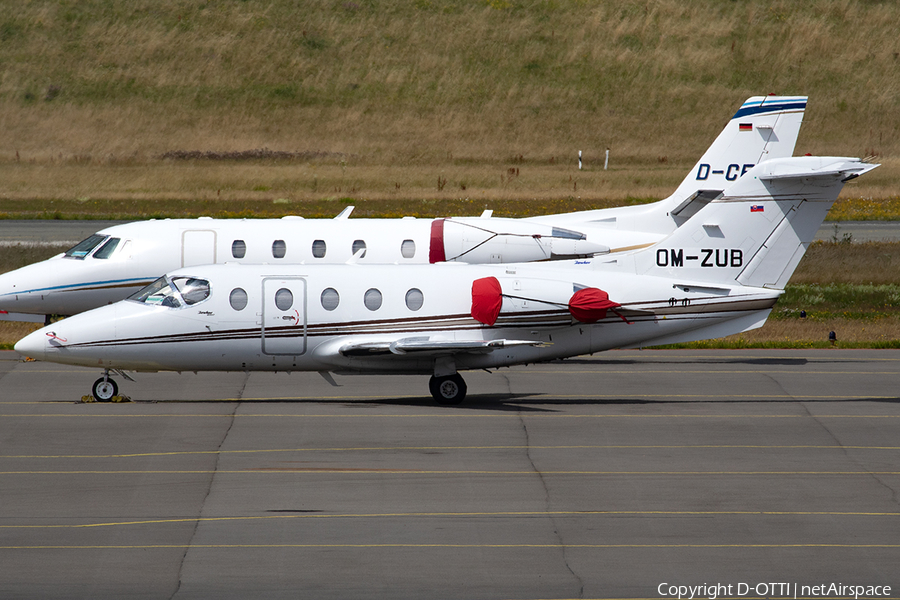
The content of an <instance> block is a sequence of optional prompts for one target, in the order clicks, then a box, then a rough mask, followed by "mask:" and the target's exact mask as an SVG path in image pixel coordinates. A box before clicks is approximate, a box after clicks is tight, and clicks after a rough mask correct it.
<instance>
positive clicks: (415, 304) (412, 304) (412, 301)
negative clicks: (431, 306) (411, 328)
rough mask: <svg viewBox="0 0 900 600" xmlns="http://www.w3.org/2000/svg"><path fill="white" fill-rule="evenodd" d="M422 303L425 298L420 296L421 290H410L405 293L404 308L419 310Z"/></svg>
mask: <svg viewBox="0 0 900 600" xmlns="http://www.w3.org/2000/svg"><path fill="white" fill-rule="evenodd" d="M424 303H425V296H424V295H423V294H422V290H420V289H417V288H412V289H411V290H409V291H408V292H406V308H408V309H409V310H419V309H420V308H422V305H423V304H424Z"/></svg>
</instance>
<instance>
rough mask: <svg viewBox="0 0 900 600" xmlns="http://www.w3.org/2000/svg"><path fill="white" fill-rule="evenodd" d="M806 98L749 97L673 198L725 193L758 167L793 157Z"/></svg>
mask: <svg viewBox="0 0 900 600" xmlns="http://www.w3.org/2000/svg"><path fill="white" fill-rule="evenodd" d="M806 99H807V97H806V96H754V97H752V98H748V99H747V101H746V102H744V103H743V104H742V105H741V107H740V108H739V109H738V111H737V112H736V113H734V116H733V117H731V121H729V122H728V124H727V125H726V126H725V129H723V130H722V133H720V134H719V137H717V138H716V141H714V142H713V143H712V145H711V146H710V147H709V149H708V150H707V151H706V152H705V153H704V154H703V156H701V157H700V160H698V161H697V164H696V165H694V168H693V169H692V170H691V171H690V172H689V173H688V175H687V177H685V179H684V181H682V182H681V185H679V186H678V188H677V189H676V190H675V193H674V194H672V196H670V199H671V200H673V201H676V202H679V203H680V202H682V201H684V200H686V199H687V198H690V197H691V196H692V195H693V194H694V192H696V191H697V190H701V189H706V190H724V189H725V188H726V187H728V186H730V185H731V184H732V183H733V182H735V181H737V180H738V178H739V177H740V176H741V175H743V174H744V173H746V172H747V171H749V170H750V169H752V168H753V167H754V166H755V165H757V164H759V163H761V162H763V161H765V160H773V159H776V158H788V157H790V156H791V155H792V154H793V153H794V146H795V145H796V144H797V136H798V135H799V134H800V125H801V124H802V123H803V113H804V111H805V110H806ZM673 212H675V211H673ZM686 216H689V215H686Z"/></svg>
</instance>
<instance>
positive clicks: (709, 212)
mask: <svg viewBox="0 0 900 600" xmlns="http://www.w3.org/2000/svg"><path fill="white" fill-rule="evenodd" d="M877 166H878V165H873V164H868V163H863V162H861V161H860V160H859V159H856V158H838V157H811V156H804V157H795V158H783V159H776V160H770V161H766V162H764V163H762V164H760V165H757V166H756V167H754V168H752V169H750V170H749V171H748V172H747V173H746V175H745V176H744V177H742V178H741V179H740V180H739V181H737V182H736V183H734V184H733V185H732V186H730V187H729V188H727V189H726V190H725V192H724V194H723V195H721V196H720V197H718V198H716V199H714V200H712V201H710V202H709V203H708V204H706V206H704V207H703V208H702V209H700V210H699V211H698V212H697V213H696V214H695V215H694V216H692V217H691V218H690V219H689V220H688V221H687V222H686V223H685V224H684V225H682V226H681V227H680V228H679V229H677V230H676V231H675V232H674V233H672V235H670V236H669V237H667V238H666V239H665V240H663V241H662V242H660V243H659V244H656V245H655V246H653V247H651V248H648V249H647V250H644V251H641V252H638V253H637V254H636V255H635V261H636V262H635V264H636V266H637V272H638V273H644V274H647V275H664V276H669V277H680V278H684V279H685V280H688V281H697V282H709V283H720V284H727V285H735V284H736V283H737V284H740V285H745V286H752V287H767V288H772V289H784V286H785V285H786V284H787V281H788V279H790V276H791V275H792V274H793V272H794V269H795V268H796V267H797V264H798V263H799V262H800V259H801V258H802V257H803V254H804V252H806V248H807V247H808V246H809V244H810V243H811V242H812V241H813V239H814V237H815V234H816V231H818V229H819V226H820V225H821V224H822V222H823V221H824V220H825V216H826V214H827V213H828V209H830V208H831V206H832V204H834V201H835V200H836V199H837V197H838V194H839V193H840V192H841V189H843V187H844V183H845V182H846V181H848V180H850V179H853V178H855V177H858V176H859V175H862V174H864V173H866V172H868V171H871V170H872V169H874V168H876V167H877Z"/></svg>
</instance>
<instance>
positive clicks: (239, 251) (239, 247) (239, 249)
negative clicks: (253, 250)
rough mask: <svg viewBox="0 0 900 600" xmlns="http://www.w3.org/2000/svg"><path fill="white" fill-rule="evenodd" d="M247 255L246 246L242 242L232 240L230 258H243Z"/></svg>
mask: <svg viewBox="0 0 900 600" xmlns="http://www.w3.org/2000/svg"><path fill="white" fill-rule="evenodd" d="M246 255H247V244H246V243H245V242H244V240H234V241H233V242H231V256H233V257H235V258H244V256H246Z"/></svg>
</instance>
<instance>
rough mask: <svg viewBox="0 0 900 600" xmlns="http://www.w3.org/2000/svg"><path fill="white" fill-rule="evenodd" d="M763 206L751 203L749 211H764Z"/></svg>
mask: <svg viewBox="0 0 900 600" xmlns="http://www.w3.org/2000/svg"><path fill="white" fill-rule="evenodd" d="M765 210H766V209H765V207H764V206H763V205H762V204H751V205H750V212H763V211H765Z"/></svg>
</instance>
